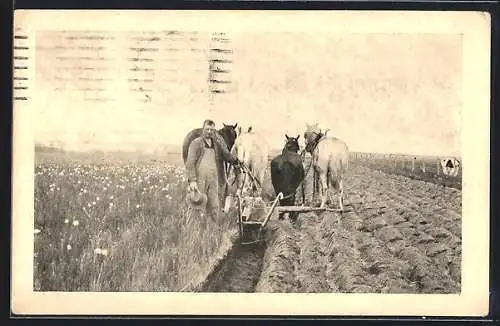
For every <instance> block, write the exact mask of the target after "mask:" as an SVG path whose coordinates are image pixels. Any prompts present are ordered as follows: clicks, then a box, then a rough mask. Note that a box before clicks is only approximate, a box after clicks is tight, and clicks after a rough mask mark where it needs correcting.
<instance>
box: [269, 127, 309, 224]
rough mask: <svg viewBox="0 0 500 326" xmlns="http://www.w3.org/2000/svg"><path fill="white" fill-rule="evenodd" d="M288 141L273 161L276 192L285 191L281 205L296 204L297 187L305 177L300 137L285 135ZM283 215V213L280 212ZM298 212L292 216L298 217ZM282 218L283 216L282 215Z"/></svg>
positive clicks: (273, 181) (272, 167) (293, 217)
mask: <svg viewBox="0 0 500 326" xmlns="http://www.w3.org/2000/svg"><path fill="white" fill-rule="evenodd" d="M285 137H286V143H285V146H284V148H283V151H282V152H281V154H280V155H278V156H276V157H275V158H273V159H272V161H271V180H272V183H273V187H274V191H275V193H276V194H279V193H280V192H281V193H283V196H284V197H283V199H281V200H280V206H293V205H295V194H296V191H297V188H298V187H299V185H300V184H301V182H302V180H303V179H304V177H305V173H304V166H303V165H302V158H301V156H300V155H299V154H298V151H299V137H300V135H298V136H297V137H295V138H294V137H288V135H285ZM302 202H304V186H303V184H302ZM280 215H281V214H280ZM297 215H298V214H297V213H295V214H293V215H292V216H290V217H291V218H292V219H293V220H294V219H296V217H297ZM280 218H281V216H280Z"/></svg>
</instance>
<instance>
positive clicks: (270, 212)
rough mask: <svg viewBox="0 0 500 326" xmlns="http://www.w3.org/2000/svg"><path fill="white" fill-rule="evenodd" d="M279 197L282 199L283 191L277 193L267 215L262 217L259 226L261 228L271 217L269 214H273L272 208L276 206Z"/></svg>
mask: <svg viewBox="0 0 500 326" xmlns="http://www.w3.org/2000/svg"><path fill="white" fill-rule="evenodd" d="M280 199H283V193H282V192H280V193H279V194H278V196H276V199H275V200H274V202H273V204H272V205H271V208H270V209H269V212H268V213H267V216H266V218H265V219H264V222H262V226H261V227H260V229H261V230H262V229H263V228H265V227H266V225H267V222H269V220H270V219H271V215H272V214H273V212H274V209H275V208H276V205H278V201H279V200H280Z"/></svg>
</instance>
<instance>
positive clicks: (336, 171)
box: [304, 123, 349, 211]
mask: <svg viewBox="0 0 500 326" xmlns="http://www.w3.org/2000/svg"><path fill="white" fill-rule="evenodd" d="M306 126H307V129H306V131H305V132H304V138H305V145H306V148H305V150H306V151H307V152H309V153H311V155H312V166H313V167H314V178H313V179H314V185H313V187H314V190H316V184H317V183H318V179H319V185H320V186H321V205H320V207H326V202H327V199H328V198H329V195H330V188H333V189H336V190H337V192H338V203H339V208H340V210H341V211H343V210H344V180H343V177H344V173H345V172H346V171H347V168H348V162H349V148H348V147H347V144H346V143H345V142H344V141H342V140H340V139H338V138H335V137H332V136H326V135H325V133H324V132H322V131H321V129H319V127H318V124H317V123H316V124H314V125H306Z"/></svg>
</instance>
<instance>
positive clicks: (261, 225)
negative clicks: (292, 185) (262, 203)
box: [236, 192, 283, 245]
mask: <svg viewBox="0 0 500 326" xmlns="http://www.w3.org/2000/svg"><path fill="white" fill-rule="evenodd" d="M254 198H255V197H254ZM282 198H283V194H282V193H281V192H280V193H279V194H278V195H277V196H276V198H275V199H274V200H273V201H272V203H271V205H270V206H267V205H266V207H252V206H251V205H250V206H245V205H243V202H245V200H244V199H245V198H243V197H241V196H240V195H238V196H237V197H236V205H237V212H238V216H237V224H238V231H239V237H240V244H242V245H251V244H255V243H259V242H261V241H262V231H263V230H264V229H265V227H266V225H267V223H268V222H269V220H270V219H271V216H272V214H273V212H274V210H275V209H276V206H277V205H278V203H279V200H280V199H282ZM246 209H249V210H250V212H251V211H252V210H253V209H264V210H265V211H266V213H265V215H266V217H265V218H264V220H262V221H252V220H247V219H246V218H245V214H244V212H245V210H246ZM249 229H250V230H249ZM252 231H253V232H252ZM248 233H254V234H255V233H256V236H255V237H254V238H253V239H252V240H249V241H245V238H246V236H247V234H248Z"/></svg>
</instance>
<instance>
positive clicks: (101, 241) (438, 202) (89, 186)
mask: <svg viewBox="0 0 500 326" xmlns="http://www.w3.org/2000/svg"><path fill="white" fill-rule="evenodd" d="M396 163H397V162H396ZM306 165H307V164H306ZM407 166H410V165H407ZM434 166H435V165H434ZM431 168H432V164H429V169H427V171H426V172H425V173H423V174H421V175H420V177H419V175H418V174H417V173H416V172H415V171H414V172H413V174H412V175H411V176H410V175H408V173H411V171H410V172H408V171H407V170H405V169H400V170H398V169H397V164H396V169H395V168H394V159H383V158H378V159H373V158H372V159H371V160H363V159H355V160H353V162H352V165H351V166H350V172H349V174H348V177H347V179H346V193H347V196H348V197H347V204H348V205H349V206H350V207H351V208H353V210H352V211H351V212H350V213H346V214H344V216H343V220H342V222H340V224H338V221H337V218H336V216H335V214H333V213H323V214H321V213H319V214H313V213H307V214H301V217H300V218H299V221H298V224H297V225H296V226H290V225H288V224H289V223H288V224H287V222H286V221H285V222H282V221H272V222H271V223H270V224H269V228H271V229H274V230H275V231H274V234H275V236H274V240H273V241H271V242H270V244H269V246H268V249H267V250H266V252H265V255H264V256H263V257H264V258H263V263H262V267H261V269H262V271H261V272H259V274H258V275H260V276H258V275H257V276H258V277H257V276H254V278H255V279H256V281H255V284H256V285H255V288H253V291H261V292H280V291H283V292H390V293H401V292H408V293H433V292H442V293H450V292H457V291H459V288H460V279H461V277H460V259H461V192H460V190H459V189H454V188H453V187H442V184H440V182H441V181H440V179H439V178H437V177H433V175H432V170H431ZM436 175H437V173H436ZM408 176H410V178H409V177H408ZM426 177H427V179H425V178H426ZM448 179H449V180H452V179H451V178H448ZM422 180H425V181H430V182H423V181H422ZM453 180H455V181H454V182H455V183H456V184H458V183H460V180H461V178H460V177H457V178H454V179H453ZM457 180H458V181H457ZM309 184H310V183H309ZM268 186H269V185H268ZM455 188H456V187H455ZM185 189H186V181H185V179H184V167H183V165H182V161H181V159H180V154H172V155H167V156H163V157H152V156H151V157H148V156H130V157H128V156H126V155H125V156H123V155H122V156H119V157H117V156H116V155H115V156H106V155H104V156H103V155H98V156H91V157H89V156H84V155H81V156H78V155H76V156H75V155H68V154H61V153H42V154H38V155H37V162H36V166H35V226H34V232H35V244H34V246H35V247H34V249H35V257H34V263H35V271H34V286H35V290H42V291H56V290H57V291H181V290H187V291H189V290H190V286H192V285H193V284H196V283H199V282H201V281H202V280H203V278H204V277H205V276H206V273H207V272H208V269H210V268H211V267H212V266H213V264H214V258H215V257H216V256H217V255H218V254H219V253H220V252H221V251H224V250H227V248H229V247H230V246H231V239H230V235H231V234H233V233H234V231H235V228H236V223H235V219H234V218H230V217H228V216H223V217H222V219H221V220H220V221H215V222H214V221H211V220H209V219H207V218H206V217H205V216H202V215H201V214H200V213H196V212H191V213H190V212H188V210H187V208H186V206H185V204H184V201H183V198H184V195H185ZM271 197H272V196H271ZM276 225H279V227H276ZM241 266H243V267H242V268H244V269H245V268H247V269H248V266H246V265H245V264H241ZM259 270H260V269H259ZM233 274H234V275H236V276H239V277H240V279H239V280H238V279H233V280H232V281H228V283H227V284H230V285H231V287H230V288H238V289H241V288H242V285H241V286H239V285H238V283H239V282H240V280H241V278H242V275H243V276H244V275H249V274H246V273H245V271H243V272H241V273H240V271H239V270H237V271H236V272H234V273H233ZM242 282H243V283H244V280H243V281H242ZM243 283H241V284H243ZM235 284H236V285H235ZM226 288H229V286H226ZM247 290H248V289H247ZM245 291H246V290H245Z"/></svg>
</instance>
